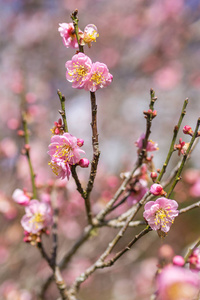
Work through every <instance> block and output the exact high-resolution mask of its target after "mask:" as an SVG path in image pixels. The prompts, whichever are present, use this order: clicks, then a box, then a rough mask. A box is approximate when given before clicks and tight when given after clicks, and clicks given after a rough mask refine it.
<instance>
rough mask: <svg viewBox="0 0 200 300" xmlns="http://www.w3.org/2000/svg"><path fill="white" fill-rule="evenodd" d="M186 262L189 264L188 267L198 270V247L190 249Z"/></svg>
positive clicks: (199, 257)
mask: <svg viewBox="0 0 200 300" xmlns="http://www.w3.org/2000/svg"><path fill="white" fill-rule="evenodd" d="M188 262H189V264H190V268H191V269H194V270H196V271H200V249H199V248H195V249H194V250H193V251H192V254H191V255H190V257H189V258H188Z"/></svg>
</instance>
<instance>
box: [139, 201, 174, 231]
mask: <svg viewBox="0 0 200 300" xmlns="http://www.w3.org/2000/svg"><path fill="white" fill-rule="evenodd" d="M177 208H178V203H177V202H176V201H175V200H170V199H167V198H164V197H163V198H158V199H157V200H156V201H149V202H147V203H146V204H145V206H144V210H145V211H144V213H143V216H144V218H145V219H146V221H147V222H148V224H149V226H150V227H151V228H152V229H153V230H161V231H162V232H164V233H167V232H168V231H169V230H170V227H171V225H172V224H173V222H174V218H175V217H176V216H178V214H179V211H178V210H177Z"/></svg>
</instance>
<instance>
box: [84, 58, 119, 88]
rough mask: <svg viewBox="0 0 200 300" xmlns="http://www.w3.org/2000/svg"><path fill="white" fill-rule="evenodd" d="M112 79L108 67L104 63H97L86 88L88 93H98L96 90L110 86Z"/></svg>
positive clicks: (93, 67) (86, 83) (93, 66)
mask: <svg viewBox="0 0 200 300" xmlns="http://www.w3.org/2000/svg"><path fill="white" fill-rule="evenodd" d="M112 79H113V76H112V75H111V74H110V73H109V70H108V67H107V66H106V65H105V64H103V63H100V62H95V63H94V64H93V65H92V69H91V72H90V77H89V78H88V80H87V81H86V82H85V85H84V88H85V90H86V91H90V92H96V90H98V89H100V88H104V87H106V86H108V85H110V84H111V82H112Z"/></svg>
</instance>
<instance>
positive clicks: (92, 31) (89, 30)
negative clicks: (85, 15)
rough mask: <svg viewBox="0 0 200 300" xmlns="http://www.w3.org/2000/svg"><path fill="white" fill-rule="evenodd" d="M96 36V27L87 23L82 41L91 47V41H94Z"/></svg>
mask: <svg viewBox="0 0 200 300" xmlns="http://www.w3.org/2000/svg"><path fill="white" fill-rule="evenodd" d="M98 36H99V34H98V30H97V27H96V26H95V25H94V24H88V25H87V26H86V27H85V29H84V34H83V42H84V43H85V44H88V46H89V47H91V42H96V38H97V37H98Z"/></svg>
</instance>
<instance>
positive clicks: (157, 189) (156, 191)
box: [150, 183, 163, 196]
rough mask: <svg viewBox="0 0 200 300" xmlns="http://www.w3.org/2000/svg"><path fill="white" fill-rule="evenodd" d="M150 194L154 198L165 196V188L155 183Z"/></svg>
mask: <svg viewBox="0 0 200 300" xmlns="http://www.w3.org/2000/svg"><path fill="white" fill-rule="evenodd" d="M150 193H151V194H153V195H154V196H158V195H163V187H162V185H160V184H157V183H154V184H152V186H151V187H150Z"/></svg>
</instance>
